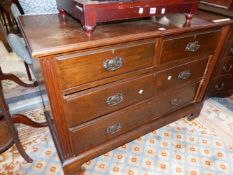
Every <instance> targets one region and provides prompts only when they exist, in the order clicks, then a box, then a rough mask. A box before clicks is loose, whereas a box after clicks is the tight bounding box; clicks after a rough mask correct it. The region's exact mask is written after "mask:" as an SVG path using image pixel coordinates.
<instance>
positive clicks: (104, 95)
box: [65, 74, 155, 127]
mask: <svg viewBox="0 0 233 175" xmlns="http://www.w3.org/2000/svg"><path fill="white" fill-rule="evenodd" d="M154 92H155V86H154V76H153V74H149V75H144V76H141V77H139V78H135V79H131V80H127V81H123V82H121V83H119V82H118V83H113V84H110V85H105V86H101V87H97V88H94V89H91V90H87V91H84V92H79V93H77V94H73V95H70V96H68V97H66V99H65V108H66V116H67V119H68V124H69V127H74V126H76V125H78V124H81V123H83V122H86V121H89V120H91V119H94V118H96V117H98V116H101V115H105V114H107V113H109V112H113V111H115V110H118V109H120V108H122V107H126V106H128V105H131V104H133V103H136V102H139V101H141V100H144V99H147V98H149V97H151V96H153V94H154Z"/></svg>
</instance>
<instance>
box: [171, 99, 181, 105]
mask: <svg viewBox="0 0 233 175" xmlns="http://www.w3.org/2000/svg"><path fill="white" fill-rule="evenodd" d="M181 102H182V100H181V99H179V98H174V99H172V100H171V101H170V104H171V105H172V106H180V105H181Z"/></svg>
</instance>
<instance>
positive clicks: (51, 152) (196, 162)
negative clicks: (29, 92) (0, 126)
mask: <svg viewBox="0 0 233 175" xmlns="http://www.w3.org/2000/svg"><path fill="white" fill-rule="evenodd" d="M231 105H232V106H233V103H232V104H231ZM224 110H225V109H224ZM224 110H222V109H221V108H220V107H219V106H218V105H217V103H215V102H213V101H212V99H211V100H207V101H206V102H205V105H204V108H203V110H202V112H201V115H200V117H199V118H198V119H196V120H194V121H192V122H189V121H187V120H185V119H181V120H178V121H176V122H174V123H171V124H169V125H167V126H165V127H162V128H160V129H158V130H155V131H153V132H151V133H149V134H147V135H145V136H143V137H140V138H138V139H136V140H134V141H132V142H130V143H128V144H125V145H123V146H121V147H119V148H117V149H115V150H113V151H110V152H108V153H106V154H104V155H102V156H100V157H98V158H95V159H93V160H91V161H88V162H87V163H85V164H84V165H83V166H84V167H85V168H86V172H85V173H84V175H157V174H159V175H160V174H161V175H171V174H172V175H173V174H174V175H175V174H177V175H178V174H182V175H188V174H190V175H219V174H221V175H232V174H233V166H232V164H233V145H232V144H231V143H232V139H233V138H229V140H228V141H226V140H225V137H223V136H224V133H220V134H219V133H216V131H217V130H212V128H211V127H210V128H209V123H208V124H206V123H203V121H205V118H206V115H208V116H216V111H217V113H218V116H221V119H222V120H224V117H226V120H228V119H229V118H233V116H232V111H228V112H229V114H225V111H224ZM222 113H224V114H223V115H222ZM26 114H27V115H28V116H30V117H32V118H33V119H34V120H39V121H40V120H43V110H42V109H37V110H33V111H29V112H27V113H26ZM210 118H211V117H210ZM226 123H227V122H225V123H224V122H223V123H221V124H222V127H224V126H223V125H224V124H226ZM221 124H219V125H221ZM18 129H19V133H20V138H21V141H22V143H23V146H24V148H25V149H26V151H27V153H28V154H29V155H30V156H31V157H32V159H33V160H34V161H33V163H31V164H30V163H26V162H25V161H24V160H23V159H22V158H21V156H20V155H19V154H18V152H17V150H16V148H15V147H14V146H13V147H12V148H10V149H9V150H8V151H6V152H5V153H3V154H1V155H0V175H8V174H13V175H45V174H48V175H53V174H54V175H62V174H63V171H62V168H61V164H60V162H59V159H58V156H57V153H56V150H55V147H54V144H53V141H52V138H51V135H50V133H49V131H48V128H41V129H35V128H31V127H28V126H23V125H18ZM230 129H232V128H230ZM231 132H233V130H231ZM221 134H223V135H221Z"/></svg>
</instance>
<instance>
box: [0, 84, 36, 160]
mask: <svg viewBox="0 0 233 175" xmlns="http://www.w3.org/2000/svg"><path fill="white" fill-rule="evenodd" d="M0 106H1V110H2V114H3V116H4V119H5V121H6V122H7V124H8V126H9V129H10V131H11V135H12V137H13V140H14V143H15V145H16V148H17V149H18V151H19V153H20V154H21V156H22V157H23V158H24V159H25V160H26V161H27V162H29V163H31V162H32V159H31V158H30V157H29V156H28V155H27V153H26V152H25V150H24V149H23V146H22V144H21V142H20V140H19V136H18V132H17V130H16V128H15V126H14V124H13V122H12V120H11V115H10V113H9V108H8V106H7V104H6V102H5V99H4V96H3V92H2V84H1V83H0Z"/></svg>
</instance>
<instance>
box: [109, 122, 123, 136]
mask: <svg viewBox="0 0 233 175" xmlns="http://www.w3.org/2000/svg"><path fill="white" fill-rule="evenodd" d="M120 130H121V124H120V123H115V124H113V125H111V126H108V127H107V129H106V132H107V134H115V133H116V132H118V131H120Z"/></svg>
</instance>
